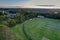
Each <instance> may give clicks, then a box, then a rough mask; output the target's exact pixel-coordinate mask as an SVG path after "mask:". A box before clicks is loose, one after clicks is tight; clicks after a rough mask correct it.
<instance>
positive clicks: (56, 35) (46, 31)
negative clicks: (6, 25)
mask: <svg viewBox="0 0 60 40" xmlns="http://www.w3.org/2000/svg"><path fill="white" fill-rule="evenodd" d="M46 24H52V25H56V26H59V27H60V21H55V20H50V19H46V18H36V19H33V20H30V21H29V22H26V23H25V31H26V32H27V34H28V36H30V37H31V38H32V40H41V39H42V37H46V38H48V39H49V40H60V30H56V29H55V28H50V27H46ZM22 25H23V24H18V25H16V26H15V27H12V29H13V32H14V34H15V36H16V37H17V39H18V40H28V39H27V38H26V36H25V35H24V33H23V30H22Z"/></svg>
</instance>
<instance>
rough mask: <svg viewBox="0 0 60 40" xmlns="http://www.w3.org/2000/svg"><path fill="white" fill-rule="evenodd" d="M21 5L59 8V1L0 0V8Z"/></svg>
mask: <svg viewBox="0 0 60 40" xmlns="http://www.w3.org/2000/svg"><path fill="white" fill-rule="evenodd" d="M21 5H30V6H31V5H56V6H60V0H0V6H21Z"/></svg>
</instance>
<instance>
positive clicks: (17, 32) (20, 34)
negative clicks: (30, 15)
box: [12, 24, 27, 40]
mask: <svg viewBox="0 0 60 40" xmlns="http://www.w3.org/2000/svg"><path fill="white" fill-rule="evenodd" d="M12 30H13V32H14V34H15V36H16V37H17V39H18V40H27V38H26V37H25V35H24V33H23V31H22V24H18V25H16V26H14V27H12Z"/></svg>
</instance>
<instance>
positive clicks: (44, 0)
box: [26, 0, 60, 5]
mask: <svg viewBox="0 0 60 40" xmlns="http://www.w3.org/2000/svg"><path fill="white" fill-rule="evenodd" d="M26 4H27V5H60V0H30V1H29V2H27V3H26Z"/></svg>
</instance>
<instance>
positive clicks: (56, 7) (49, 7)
mask: <svg viewBox="0 0 60 40" xmlns="http://www.w3.org/2000/svg"><path fill="white" fill-rule="evenodd" d="M21 8H45V9H60V7H59V6H21Z"/></svg>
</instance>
